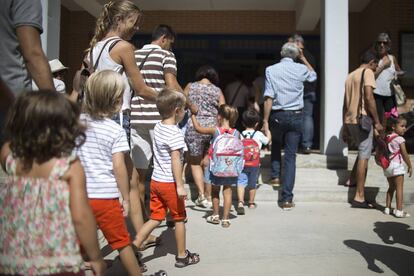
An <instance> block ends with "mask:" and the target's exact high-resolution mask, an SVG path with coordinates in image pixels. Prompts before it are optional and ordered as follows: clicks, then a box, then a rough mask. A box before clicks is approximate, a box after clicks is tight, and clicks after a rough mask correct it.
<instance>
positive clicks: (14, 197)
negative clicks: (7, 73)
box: [0, 91, 105, 275]
mask: <svg viewBox="0 0 414 276" xmlns="http://www.w3.org/2000/svg"><path fill="white" fill-rule="evenodd" d="M5 132H6V133H5V134H6V141H7V143H6V144H5V145H4V146H3V148H2V150H1V156H0V161H1V165H2V168H3V169H4V170H5V171H6V173H7V180H6V183H5V184H3V185H0V205H1V206H2V208H0V274H20V275H46V274H54V275H55V274H56V275H58V274H65V275H83V271H82V265H83V262H82V257H81V254H80V248H79V243H78V239H79V241H80V243H81V244H82V246H83V248H84V249H85V251H86V253H87V255H88V257H89V259H90V263H91V267H92V269H93V270H94V272H95V275H102V273H103V270H104V268H105V263H104V261H103V259H102V256H101V252H100V250H99V247H98V240H97V236H96V223H95V219H94V217H93V214H92V211H91V208H90V207H89V204H88V197H87V194H86V185H85V174H84V171H83V168H82V165H81V164H80V161H79V159H77V158H76V156H75V155H74V154H73V152H74V151H73V150H74V149H75V148H77V147H79V146H80V145H81V144H82V143H83V142H84V140H85V135H84V127H83V126H81V125H80V123H79V110H78V108H77V106H76V105H75V104H73V103H71V102H70V101H69V100H68V99H67V98H66V97H65V96H64V95H62V94H59V93H56V92H52V91H36V92H28V93H24V94H22V95H21V96H19V97H18V98H17V100H16V102H15V105H14V106H13V108H12V109H11V112H10V115H9V118H8V121H7V124H6V128H5Z"/></svg>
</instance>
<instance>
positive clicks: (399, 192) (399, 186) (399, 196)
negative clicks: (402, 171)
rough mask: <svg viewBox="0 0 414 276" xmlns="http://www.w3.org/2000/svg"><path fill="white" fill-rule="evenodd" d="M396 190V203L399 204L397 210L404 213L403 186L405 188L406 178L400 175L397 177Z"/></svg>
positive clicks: (395, 181)
mask: <svg viewBox="0 0 414 276" xmlns="http://www.w3.org/2000/svg"><path fill="white" fill-rule="evenodd" d="M394 183H395V190H396V194H395V197H396V202H397V210H400V211H402V209H403V186H404V176H403V175H398V176H395V180H394Z"/></svg>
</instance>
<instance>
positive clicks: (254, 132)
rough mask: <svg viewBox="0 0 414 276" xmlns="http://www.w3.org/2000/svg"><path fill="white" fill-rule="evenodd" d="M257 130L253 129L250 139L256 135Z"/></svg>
mask: <svg viewBox="0 0 414 276" xmlns="http://www.w3.org/2000/svg"><path fill="white" fill-rule="evenodd" d="M256 131H257V130H255V131H253V133H252V134H251V135H250V139H253V137H254V135H255V134H256Z"/></svg>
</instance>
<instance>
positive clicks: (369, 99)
mask: <svg viewBox="0 0 414 276" xmlns="http://www.w3.org/2000/svg"><path fill="white" fill-rule="evenodd" d="M364 98H365V109H366V110H367V111H368V113H369V114H370V115H371V117H372V119H373V120H374V124H375V129H376V130H377V131H378V132H382V131H383V129H384V128H383V126H382V125H381V122H380V120H379V118H378V112H377V106H376V104H375V99H374V93H373V89H372V86H368V85H367V86H365V88H364Z"/></svg>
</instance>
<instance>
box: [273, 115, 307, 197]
mask: <svg viewBox="0 0 414 276" xmlns="http://www.w3.org/2000/svg"><path fill="white" fill-rule="evenodd" d="M269 125H270V130H271V132H272V158H271V159H272V161H271V162H272V164H271V165H272V176H273V175H274V173H275V171H274V170H275V169H278V170H280V169H279V168H280V160H281V158H280V156H281V148H282V147H284V149H285V156H284V162H283V167H282V185H283V186H282V196H281V199H280V200H279V201H280V202H292V201H293V187H294V185H295V174H296V152H297V150H298V145H299V143H300V138H301V135H302V127H303V111H290V110H276V111H272V113H271V114H270V122H269Z"/></svg>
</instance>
